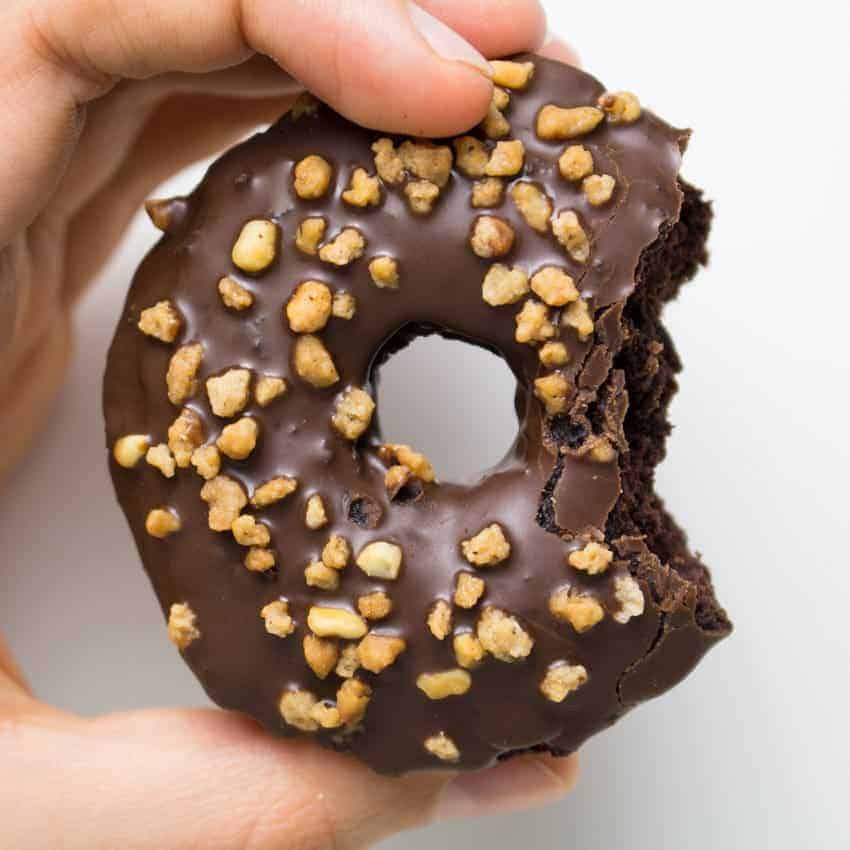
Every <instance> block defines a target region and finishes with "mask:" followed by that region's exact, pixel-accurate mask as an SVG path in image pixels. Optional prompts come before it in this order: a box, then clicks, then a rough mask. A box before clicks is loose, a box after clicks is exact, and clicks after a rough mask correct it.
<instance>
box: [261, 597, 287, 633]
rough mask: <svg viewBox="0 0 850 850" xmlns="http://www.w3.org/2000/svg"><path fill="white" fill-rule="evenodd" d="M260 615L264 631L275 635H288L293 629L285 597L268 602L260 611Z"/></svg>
mask: <svg viewBox="0 0 850 850" xmlns="http://www.w3.org/2000/svg"><path fill="white" fill-rule="evenodd" d="M260 617H261V618H262V619H263V620H264V621H265V624H266V631H267V632H268V633H269V634H270V635H274V636H275V637H279V638H285V637H289V635H291V634H292V633H293V632H294V631H295V623H294V621H293V619H292V617H290V616H289V603H288V602H287V601H286V600H285V599H278V600H276V601H275V602H269V604H268V605H266V606H264V607H263V609H262V610H261V611H260Z"/></svg>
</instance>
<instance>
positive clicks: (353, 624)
mask: <svg viewBox="0 0 850 850" xmlns="http://www.w3.org/2000/svg"><path fill="white" fill-rule="evenodd" d="M307 625H308V626H309V628H310V631H311V632H313V634H316V635H318V636H319V637H339V638H345V639H346V640H356V639H357V638H362V637H363V635H365V634H366V632H367V631H368V630H369V627H368V626H367V625H366V621H365V620H364V619H363V618H362V617H360V616H359V615H357V614H355V613H354V612H353V611H348V610H347V609H345V608H322V607H320V606H317V605H314V606H313V607H312V608H311V609H310V612H309V613H308V614H307Z"/></svg>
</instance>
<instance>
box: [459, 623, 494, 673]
mask: <svg viewBox="0 0 850 850" xmlns="http://www.w3.org/2000/svg"><path fill="white" fill-rule="evenodd" d="M452 649H453V650H454V654H455V659H456V660H457V663H458V664H460V666H461V667H463V668H464V669H466V670H473V669H474V668H476V667H477V666H478V665H479V664H480V663H481V662H482V660H483V659H484V656H485V655H486V653H485V652H484V647H483V646H481V641H480V640H478V638H477V637H476V636H475V635H474V634H472V632H461V633H460V634H459V635H455V637H454V640H453V641H452Z"/></svg>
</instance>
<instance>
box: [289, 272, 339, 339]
mask: <svg viewBox="0 0 850 850" xmlns="http://www.w3.org/2000/svg"><path fill="white" fill-rule="evenodd" d="M330 317H331V291H330V289H329V288H328V287H327V285H326V284H324V283H319V281H317V280H305V281H304V282H303V283H299V284H298V286H297V287H296V288H295V292H293V293H292V296H291V298H290V299H289V301H287V303H286V318H287V320H288V321H289V327H290V329H291V330H292V331H293V332H294V333H313V332H314V331H320V330H321V329H322V328H323V327H324V326H325V325H326V324H327V323H328V319H329V318H330Z"/></svg>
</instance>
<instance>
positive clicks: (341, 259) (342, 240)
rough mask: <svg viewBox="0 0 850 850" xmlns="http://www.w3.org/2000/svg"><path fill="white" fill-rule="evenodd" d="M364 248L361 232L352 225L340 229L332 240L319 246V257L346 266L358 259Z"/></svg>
mask: <svg viewBox="0 0 850 850" xmlns="http://www.w3.org/2000/svg"><path fill="white" fill-rule="evenodd" d="M365 250H366V240H365V239H364V238H363V234H362V233H361V232H360V231H359V230H357V229H356V228H354V227H346V228H344V229H343V230H341V231H340V232H339V233H338V234H337V236H336V237H334V239H333V240H331V241H330V242H328V243H327V244H325V245H322V247H321V248H319V259H320V260H322V262H325V263H333V265H335V266H347V265H348V264H349V263H353V262H354V261H355V260H359V259H360V257H362V256H363V252H364V251H365Z"/></svg>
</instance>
